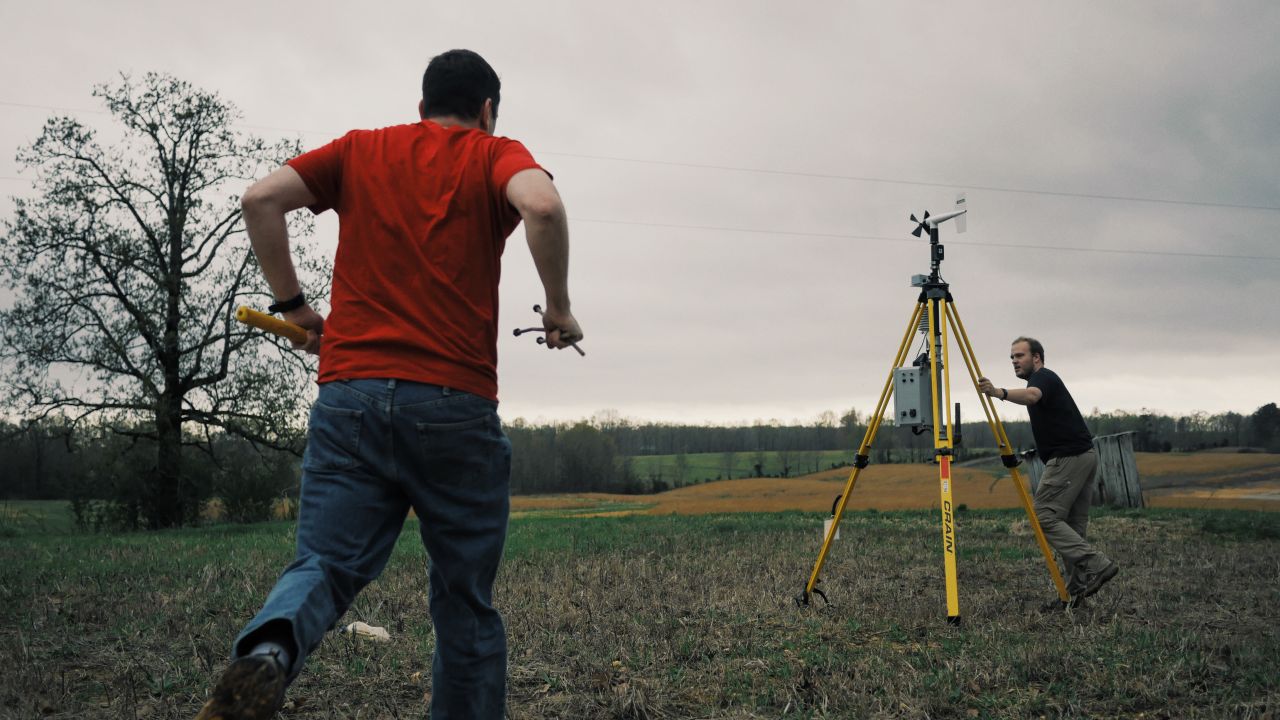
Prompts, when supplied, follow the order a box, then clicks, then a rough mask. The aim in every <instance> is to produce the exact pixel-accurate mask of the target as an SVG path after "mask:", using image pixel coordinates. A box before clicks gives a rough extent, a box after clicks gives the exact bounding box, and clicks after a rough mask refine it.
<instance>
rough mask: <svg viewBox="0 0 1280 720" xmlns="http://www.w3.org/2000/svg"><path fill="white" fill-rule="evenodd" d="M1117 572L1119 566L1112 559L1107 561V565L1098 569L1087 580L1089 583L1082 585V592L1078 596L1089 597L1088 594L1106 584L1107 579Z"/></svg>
mask: <svg viewBox="0 0 1280 720" xmlns="http://www.w3.org/2000/svg"><path fill="white" fill-rule="evenodd" d="M1118 572H1120V566H1119V565H1117V564H1116V563H1115V561H1114V560H1112V561H1110V562H1108V563H1107V566H1106V567H1104V568H1102V569H1101V570H1099V571H1098V574H1097V575H1094V576H1093V577H1092V578H1091V579H1090V580H1089V584H1088V585H1085V586H1084V592H1083V593H1080V597H1089V596H1090V595H1092V594H1094V593H1096V592H1098V591H1099V590H1101V589H1102V586H1103V585H1106V584H1107V581H1108V580H1110V579H1111V578H1113V577H1115V576H1116V573H1118Z"/></svg>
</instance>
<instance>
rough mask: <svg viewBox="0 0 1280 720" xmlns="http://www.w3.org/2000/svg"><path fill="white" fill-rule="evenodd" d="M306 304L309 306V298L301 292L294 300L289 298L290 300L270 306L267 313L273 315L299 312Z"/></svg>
mask: <svg viewBox="0 0 1280 720" xmlns="http://www.w3.org/2000/svg"><path fill="white" fill-rule="evenodd" d="M306 304H307V297H306V296H305V295H303V294H302V293H301V292H299V293H298V295H297V297H292V298H289V299H288V300H277V301H276V302H275V304H273V305H269V306H268V307H267V312H271V313H282V312H289V311H290V310H297V309H298V308H300V307H302V306H303V305H306Z"/></svg>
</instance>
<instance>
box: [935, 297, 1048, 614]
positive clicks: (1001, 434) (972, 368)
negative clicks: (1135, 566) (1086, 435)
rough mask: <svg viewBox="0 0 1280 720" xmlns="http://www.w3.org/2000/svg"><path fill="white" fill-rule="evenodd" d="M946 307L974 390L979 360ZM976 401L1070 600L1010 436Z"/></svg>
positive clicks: (990, 407) (985, 404)
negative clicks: (1019, 467)
mask: <svg viewBox="0 0 1280 720" xmlns="http://www.w3.org/2000/svg"><path fill="white" fill-rule="evenodd" d="M947 304H949V305H951V313H950V314H949V318H950V320H951V322H952V329H953V330H954V332H955V335H956V338H957V339H958V342H957V345H959V347H960V351H961V353H962V354H963V356H964V362H965V365H966V366H967V367H968V368H969V377H970V379H972V380H973V387H974V389H975V390H977V388H978V378H979V377H980V376H981V375H982V370H981V369H979V368H978V359H977V357H976V356H975V355H974V353H973V346H972V345H970V344H969V336H968V334H966V333H965V331H964V323H963V322H961V321H960V312H959V311H958V310H956V308H955V303H954V302H952V301H950V300H948V301H947ZM978 402H979V403H980V404H981V405H982V410H983V412H985V413H986V415H987V424H988V425H989V426H990V427H991V433H992V435H994V436H995V438H996V442H997V443H999V445H1000V448H999V449H1000V459H1001V461H1002V462H1003V463H1004V466H1005V467H1007V468H1009V474H1010V475H1011V476H1012V477H1013V485H1014V487H1016V488H1017V489H1018V497H1019V498H1021V500H1022V508H1023V509H1024V510H1025V511H1026V513H1027V520H1028V521H1029V522H1030V523H1031V529H1032V531H1033V532H1034V533H1035V536H1036V544H1037V545H1039V546H1040V553H1041V554H1042V555H1044V562H1045V565H1046V566H1048V568H1049V577H1051V578H1052V579H1053V585H1054V588H1055V589H1057V591H1058V598H1059V599H1061V600H1062V601H1063V602H1067V601H1069V600H1070V599H1071V596H1070V595H1069V594H1068V593H1067V585H1066V583H1064V582H1063V581H1062V573H1061V572H1060V571H1059V570H1058V563H1057V562H1056V561H1054V559H1053V551H1052V550H1051V549H1050V548H1049V542H1048V541H1047V540H1045V537H1044V531H1043V530H1041V529H1040V519H1039V518H1037V517H1036V510H1035V506H1034V504H1033V503H1032V501H1031V495H1030V493H1028V492H1027V488H1026V485H1025V484H1023V482H1022V474H1021V473H1020V472H1018V458H1017V456H1016V455H1014V454H1013V446H1012V445H1011V444H1010V443H1009V436H1008V434H1007V433H1006V432H1005V429H1004V423H1002V422H1000V416H999V415H998V414H997V413H996V408H995V401H994V400H992V399H991V398H990V397H988V396H986V395H984V394H982V393H981V392H979V393H978Z"/></svg>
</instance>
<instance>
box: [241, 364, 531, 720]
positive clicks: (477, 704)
mask: <svg viewBox="0 0 1280 720" xmlns="http://www.w3.org/2000/svg"><path fill="white" fill-rule="evenodd" d="M510 476H511V444H510V442H508V440H507V438H506V436H505V435H504V434H503V432H502V427H501V425H500V423H499V420H498V413H497V403H495V402H493V401H490V400H486V399H484V398H481V397H478V396H476V395H472V394H470V393H466V392H462V391H459V390H451V389H449V388H445V387H440V386H437V385H426V384H422V383H414V382H408V381H405V380H342V381H336V382H329V383H325V384H324V385H321V386H320V394H319V397H318V398H317V399H316V403H315V405H314V406H313V407H312V409H311V422H310V425H309V428H308V437H307V450H306V454H305V455H304V457H303V461H302V498H301V503H300V506H299V511H298V539H297V555H296V557H295V559H294V561H293V563H292V564H290V565H289V566H288V567H287V568H285V571H284V574H283V575H281V577H280V580H279V581H278V582H277V583H276V586H275V588H274V589H273V590H272V591H271V594H270V595H268V596H267V601H266V604H265V605H264V607H263V608H262V610H261V611H260V612H259V613H258V615H257V617H255V618H254V619H253V621H252V622H250V623H249V625H248V627H246V628H245V630H244V631H243V632H242V633H241V634H240V636H239V637H238V638H237V639H236V642H235V645H234V649H233V651H232V656H233V657H239V656H241V655H243V654H245V653H248V652H250V651H251V650H252V649H253V647H254V646H255V645H256V644H257V643H259V642H262V641H263V640H266V639H273V638H278V639H281V640H283V641H285V642H286V643H287V642H288V641H289V640H290V639H291V640H292V643H293V646H294V647H293V649H294V651H295V652H294V661H293V664H292V666H291V667H290V668H289V678H290V680H292V679H293V678H294V677H296V676H297V674H298V672H299V671H301V669H302V664H303V661H304V660H305V659H306V656H307V655H308V654H310V653H311V651H313V650H315V648H316V646H318V645H319V644H320V640H321V639H322V638H323V636H324V633H325V632H326V631H328V630H329V629H330V628H332V627H333V626H334V624H335V623H336V622H337V621H338V619H339V618H340V617H342V615H343V613H345V612H346V610H347V608H349V607H350V606H351V603H352V601H353V600H355V597H356V593H358V592H360V590H361V589H362V588H363V587H364V586H365V585H367V584H369V582H371V581H372V580H373V579H374V578H376V577H377V576H378V575H379V574H380V573H381V572H382V570H383V568H384V567H385V566H386V564H387V558H388V557H389V556H390V555H391V550H392V548H393V547H394V546H395V543H396V539H397V538H398V537H399V536H400V532H401V530H402V529H403V528H404V521H405V517H406V516H407V514H408V511H409V508H410V507H412V508H413V509H414V511H415V512H416V513H417V516H418V522H419V527H420V530H421V534H422V543H423V545H424V546H425V547H426V549H427V555H428V558H429V566H430V572H429V577H430V595H429V603H430V609H431V621H432V623H433V625H434V627H435V635H436V648H435V656H434V658H433V659H432V665H431V671H432V675H431V677H432V688H431V690H432V697H431V717H432V718H433V719H434V720H444V719H445V718H458V717H466V718H473V717H474V718H501V717H502V716H503V712H504V706H505V700H506V677H507V637H506V629H505V628H504V627H503V624H502V616H501V615H499V614H498V611H497V610H495V609H494V607H493V604H492V597H493V582H494V578H495V576H496V575H497V572H498V564H499V562H500V561H501V558H502V547H503V543H504V542H505V540H506V534H507V515H508V509H509V506H510V501H509V497H508V489H509V481H510ZM375 624H376V623H375Z"/></svg>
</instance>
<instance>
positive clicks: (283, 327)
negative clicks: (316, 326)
mask: <svg viewBox="0 0 1280 720" xmlns="http://www.w3.org/2000/svg"><path fill="white" fill-rule="evenodd" d="M236 319H237V320H239V321H240V322H242V323H244V324H245V325H249V326H252V327H256V328H258V329H259V330H266V331H267V332H269V333H274V334H276V335H279V336H280V337H283V338H288V339H290V340H292V341H294V342H295V343H297V344H299V345H302V344H304V343H305V342H307V331H306V328H304V327H302V326H301V325H294V324H293V323H291V322H285V321H284V320H281V319H280V318H277V317H272V316H271V315H268V314H266V313H264V312H258V311H257V310H254V309H252V308H247V307H245V306H244V305H241V306H240V307H239V308H237V309H236Z"/></svg>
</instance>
